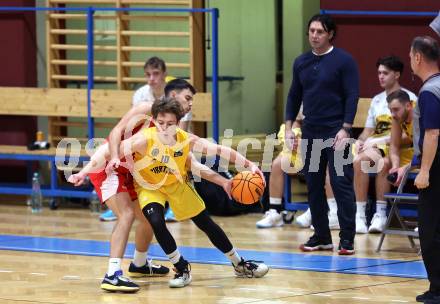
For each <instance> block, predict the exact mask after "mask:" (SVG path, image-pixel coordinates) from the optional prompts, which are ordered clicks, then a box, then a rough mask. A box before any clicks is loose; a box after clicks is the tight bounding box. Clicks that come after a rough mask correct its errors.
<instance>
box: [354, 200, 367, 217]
mask: <svg viewBox="0 0 440 304" xmlns="http://www.w3.org/2000/svg"><path fill="white" fill-rule="evenodd" d="M366 207H367V202H356V216H361V217H365V209H366Z"/></svg>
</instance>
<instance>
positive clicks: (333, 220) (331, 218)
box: [328, 211, 340, 230]
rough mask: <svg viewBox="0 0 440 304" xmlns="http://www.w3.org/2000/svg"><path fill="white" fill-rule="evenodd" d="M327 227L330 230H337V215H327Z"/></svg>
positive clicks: (334, 213) (330, 213)
mask: <svg viewBox="0 0 440 304" xmlns="http://www.w3.org/2000/svg"><path fill="white" fill-rule="evenodd" d="M328 227H329V228H330V230H339V229H340V228H339V219H338V214H337V213H336V212H331V211H330V212H329V213H328Z"/></svg>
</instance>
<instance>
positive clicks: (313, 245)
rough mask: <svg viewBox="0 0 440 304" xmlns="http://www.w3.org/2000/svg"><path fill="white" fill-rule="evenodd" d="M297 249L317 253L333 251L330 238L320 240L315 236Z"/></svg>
mask: <svg viewBox="0 0 440 304" xmlns="http://www.w3.org/2000/svg"><path fill="white" fill-rule="evenodd" d="M299 249H300V250H301V251H304V252H310V251H317V250H329V251H332V250H333V244H332V239H331V238H326V239H323V238H320V237H318V236H317V235H316V234H314V235H312V237H311V238H310V239H309V240H308V241H307V242H306V243H304V244H301V245H300V246H299Z"/></svg>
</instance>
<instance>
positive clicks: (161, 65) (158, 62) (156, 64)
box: [144, 56, 167, 72]
mask: <svg viewBox="0 0 440 304" xmlns="http://www.w3.org/2000/svg"><path fill="white" fill-rule="evenodd" d="M147 68H153V69H159V70H161V71H163V72H166V70H167V66H166V64H165V61H164V60H163V59H161V58H159V57H156V56H154V57H151V58H149V59H148V60H147V61H146V62H145V64H144V70H146V69H147Z"/></svg>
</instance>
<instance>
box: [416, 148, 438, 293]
mask: <svg viewBox="0 0 440 304" xmlns="http://www.w3.org/2000/svg"><path fill="white" fill-rule="evenodd" d="M419 237H420V247H421V250H422V257H423V262H424V264H425V267H426V272H427V273H428V280H429V282H430V288H429V289H430V290H431V291H434V292H440V260H439V257H440V153H437V155H436V157H435V159H434V162H433V164H432V166H431V170H430V172H429V186H428V187H427V188H425V189H422V190H420V193H419Z"/></svg>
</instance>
